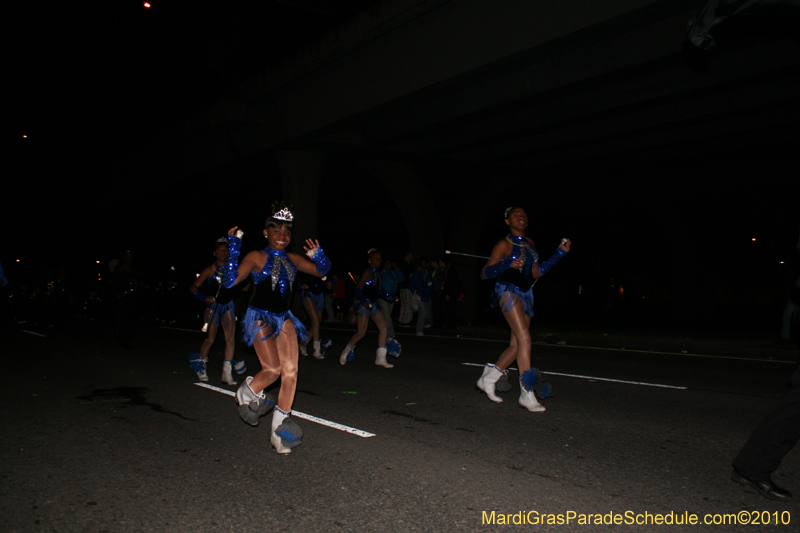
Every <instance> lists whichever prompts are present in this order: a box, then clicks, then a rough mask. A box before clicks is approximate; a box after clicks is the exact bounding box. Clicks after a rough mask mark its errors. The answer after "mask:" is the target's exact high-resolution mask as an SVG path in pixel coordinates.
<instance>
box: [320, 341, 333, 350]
mask: <svg viewBox="0 0 800 533" xmlns="http://www.w3.org/2000/svg"><path fill="white" fill-rule="evenodd" d="M319 345H320V346H321V347H322V349H323V350H325V351H328V348H330V347H331V346H333V341H332V340H331V339H322V342H320V343H319Z"/></svg>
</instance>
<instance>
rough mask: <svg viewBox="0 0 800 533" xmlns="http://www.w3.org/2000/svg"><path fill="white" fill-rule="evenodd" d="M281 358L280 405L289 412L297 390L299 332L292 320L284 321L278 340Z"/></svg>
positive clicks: (279, 356)
mask: <svg viewBox="0 0 800 533" xmlns="http://www.w3.org/2000/svg"><path fill="white" fill-rule="evenodd" d="M276 344H277V348H278V358H279V360H280V375H281V391H280V393H278V407H279V408H280V409H281V410H282V411H284V412H285V413H288V412H289V411H291V410H292V404H293V403H294V395H295V392H296V391H297V332H296V331H295V329H294V324H293V323H292V321H291V320H286V321H285V322H284V323H283V329H281V334H280V335H278V338H277V340H276Z"/></svg>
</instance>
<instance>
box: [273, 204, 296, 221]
mask: <svg viewBox="0 0 800 533" xmlns="http://www.w3.org/2000/svg"><path fill="white" fill-rule="evenodd" d="M272 218H274V219H275V220H284V221H286V222H291V221H292V219H293V218H294V215H292V212H291V211H289V208H288V207H284V208H283V209H281V210H280V211H278V212H277V213H275V214H274V215H272Z"/></svg>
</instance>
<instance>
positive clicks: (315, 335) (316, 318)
mask: <svg viewBox="0 0 800 533" xmlns="http://www.w3.org/2000/svg"><path fill="white" fill-rule="evenodd" d="M303 307H304V308H305V310H306V313H307V314H308V317H309V318H310V319H311V326H310V327H309V328H308V338H309V339H311V340H312V341H318V340H319V323H320V320H321V317H320V313H319V309H318V308H317V303H316V302H315V301H313V300H312V299H311V298H303Z"/></svg>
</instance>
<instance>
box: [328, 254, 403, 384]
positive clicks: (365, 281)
mask: <svg viewBox="0 0 800 533" xmlns="http://www.w3.org/2000/svg"><path fill="white" fill-rule="evenodd" d="M381 262H383V257H382V256H381V253H380V252H379V251H377V250H376V249H374V248H371V249H370V250H369V252H367V263H369V266H368V267H367V268H366V270H364V273H363V274H361V278H360V279H359V281H358V283H357V284H356V291H355V299H356V302H355V304H354V305H355V308H356V314H358V331H356V334H355V335H353V337H352V338H351V339H350V342H348V343H347V346H345V347H344V350H342V355H341V356H340V357H339V363H341V364H343V365H344V364H345V363H347V362H348V361H350V362H352V361H355V359H356V352H355V348H356V344H358V341H360V340H361V339H363V338H364V335H366V333H367V326H369V319H370V317H372V320H373V322H375V325H376V326H378V351H377V352H375V364H376V365H378V366H382V367H383V368H394V365H391V364H389V363H388V362H387V361H386V354H387V353H388V354H389V355H391V356H393V357H398V356H399V355H400V350H401V349H402V347H401V346H400V343H399V342H397V339H395V338H394V337H392V338H390V339H387V338H386V337H387V333H386V320H385V319H384V318H383V312H381V306H380V305H378V299H379V298H383V299H384V300H387V301H389V302H393V303H394V302H396V301H397V300H399V298H398V297H397V296H391V295H390V294H388V293H387V292H386V291H384V290H383V289H382V288H381V275H380V272H379V271H378V269H379V268H380V267H381Z"/></svg>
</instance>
